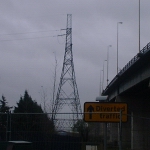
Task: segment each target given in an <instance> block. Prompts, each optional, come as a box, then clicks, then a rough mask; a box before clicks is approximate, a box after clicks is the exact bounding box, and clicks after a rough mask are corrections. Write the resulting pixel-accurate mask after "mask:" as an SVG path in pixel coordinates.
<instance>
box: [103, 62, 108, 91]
mask: <svg viewBox="0 0 150 150" xmlns="http://www.w3.org/2000/svg"><path fill="white" fill-rule="evenodd" d="M105 61H107V60H104V61H103V81H102V91H103V90H104V75H105V74H104V67H105V66H104V64H105Z"/></svg>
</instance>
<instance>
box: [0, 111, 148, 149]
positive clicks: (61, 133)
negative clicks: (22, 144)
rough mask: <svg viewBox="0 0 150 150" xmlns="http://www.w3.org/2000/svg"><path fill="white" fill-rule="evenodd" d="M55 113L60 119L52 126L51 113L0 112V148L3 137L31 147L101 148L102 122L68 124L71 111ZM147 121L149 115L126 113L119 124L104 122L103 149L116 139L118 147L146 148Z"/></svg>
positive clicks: (75, 121)
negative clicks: (125, 119)
mask: <svg viewBox="0 0 150 150" xmlns="http://www.w3.org/2000/svg"><path fill="white" fill-rule="evenodd" d="M59 115H60V122H59V124H57V126H56V125H55V121H54V120H52V119H51V113H47V114H29V113H28V114H15V113H8V114H4V113H1V114H0V149H1V144H2V143H3V142H6V141H30V142H32V143H33V150H103V148H104V141H105V139H104V138H105V130H104V128H105V123H99V122H90V123H85V122H84V121H83V120H74V124H69V125H70V127H69V128H68V123H67V124H66V123H65V122H68V121H70V120H69V119H68V118H70V117H69V116H70V115H71V114H69V113H68V114H63V113H62V114H59ZM123 115H124V114H123ZM57 121H59V120H57ZM60 124H61V126H60V128H59V125H60ZM149 125H150V118H147V117H144V116H137V115H135V114H128V121H127V122H126V123H122V126H120V123H107V149H108V150H109V149H110V150H119V149H120V147H119V143H120V142H121V144H122V147H121V148H122V150H125V149H134V148H135V147H139V149H141V150H144V149H145V150H146V149H149V148H150V129H149ZM66 126H67V128H66ZM62 127H63V128H62ZM120 127H121V130H120ZM120 131H121V132H120ZM120 140H121V141H120ZM1 150H3V149H1Z"/></svg>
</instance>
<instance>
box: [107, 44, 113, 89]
mask: <svg viewBox="0 0 150 150" xmlns="http://www.w3.org/2000/svg"><path fill="white" fill-rule="evenodd" d="M110 47H112V46H111V45H109V46H108V49H107V86H108V82H109V79H108V70H109V69H108V66H109V48H110Z"/></svg>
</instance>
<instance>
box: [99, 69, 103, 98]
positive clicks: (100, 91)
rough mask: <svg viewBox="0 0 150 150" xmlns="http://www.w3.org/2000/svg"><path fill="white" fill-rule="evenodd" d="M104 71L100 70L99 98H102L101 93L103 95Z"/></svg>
mask: <svg viewBox="0 0 150 150" xmlns="http://www.w3.org/2000/svg"><path fill="white" fill-rule="evenodd" d="M102 71H103V70H100V90H99V96H101V93H102V83H103V82H102V74H101V73H102Z"/></svg>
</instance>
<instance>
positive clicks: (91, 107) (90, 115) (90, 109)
mask: <svg viewBox="0 0 150 150" xmlns="http://www.w3.org/2000/svg"><path fill="white" fill-rule="evenodd" d="M87 112H90V113H89V119H92V112H94V107H93V106H92V105H90V106H89V107H88V108H87Z"/></svg>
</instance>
